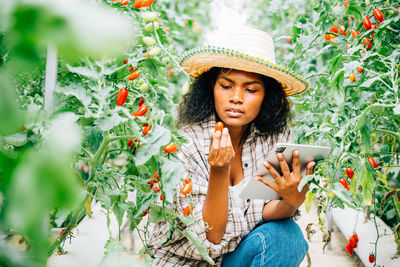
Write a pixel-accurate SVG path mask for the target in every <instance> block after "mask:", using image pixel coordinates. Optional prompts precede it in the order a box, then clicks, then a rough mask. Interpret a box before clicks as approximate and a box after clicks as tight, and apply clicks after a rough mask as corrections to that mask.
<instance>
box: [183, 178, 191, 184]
mask: <svg viewBox="0 0 400 267" xmlns="http://www.w3.org/2000/svg"><path fill="white" fill-rule="evenodd" d="M184 182H185V184H190V183H191V182H192V179H190V178H186V179H185V181H184Z"/></svg>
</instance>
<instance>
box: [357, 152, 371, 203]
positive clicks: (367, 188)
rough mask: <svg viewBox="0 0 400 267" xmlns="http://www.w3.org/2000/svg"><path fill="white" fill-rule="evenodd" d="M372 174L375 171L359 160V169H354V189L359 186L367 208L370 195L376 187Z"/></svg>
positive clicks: (368, 164)
mask: <svg viewBox="0 0 400 267" xmlns="http://www.w3.org/2000/svg"><path fill="white" fill-rule="evenodd" d="M373 174H375V175H376V171H375V170H374V169H373V168H372V166H371V164H370V163H369V162H368V161H367V160H366V159H364V158H362V159H360V161H359V168H357V169H356V177H355V178H356V179H357V187H356V188H358V187H359V186H361V187H362V192H363V201H364V203H365V204H366V205H368V206H369V205H371V203H372V194H373V191H374V188H375V185H376V182H375V180H374V178H373V176H374V175H373ZM353 179H354V177H353Z"/></svg>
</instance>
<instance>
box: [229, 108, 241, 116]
mask: <svg viewBox="0 0 400 267" xmlns="http://www.w3.org/2000/svg"><path fill="white" fill-rule="evenodd" d="M226 113H227V114H228V115H229V117H232V118H238V117H240V116H242V115H243V112H242V111H241V110H240V109H227V110H226Z"/></svg>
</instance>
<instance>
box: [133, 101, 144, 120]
mask: <svg viewBox="0 0 400 267" xmlns="http://www.w3.org/2000/svg"><path fill="white" fill-rule="evenodd" d="M146 112H147V106H146V105H144V104H143V105H141V106H140V107H139V109H138V110H137V111H136V112H135V113H133V114H132V115H133V116H136V117H140V116H143V115H144V114H146Z"/></svg>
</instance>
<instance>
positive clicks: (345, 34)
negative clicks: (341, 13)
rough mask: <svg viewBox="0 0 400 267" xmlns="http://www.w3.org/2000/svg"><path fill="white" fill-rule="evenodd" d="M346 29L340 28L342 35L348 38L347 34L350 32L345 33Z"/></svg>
mask: <svg viewBox="0 0 400 267" xmlns="http://www.w3.org/2000/svg"><path fill="white" fill-rule="evenodd" d="M345 29H346V28H345V27H344V26H343V25H342V26H340V33H341V34H342V35H344V36H347V34H348V31H345Z"/></svg>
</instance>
